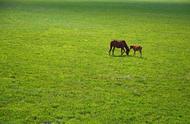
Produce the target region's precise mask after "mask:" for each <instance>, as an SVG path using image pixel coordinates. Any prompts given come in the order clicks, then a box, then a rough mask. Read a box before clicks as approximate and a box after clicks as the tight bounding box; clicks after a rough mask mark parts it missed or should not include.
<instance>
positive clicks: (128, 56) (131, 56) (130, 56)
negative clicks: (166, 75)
mask: <svg viewBox="0 0 190 124" xmlns="http://www.w3.org/2000/svg"><path fill="white" fill-rule="evenodd" d="M111 57H122V58H124V57H126V58H137V59H146V58H144V57H140V56H134V55H111Z"/></svg>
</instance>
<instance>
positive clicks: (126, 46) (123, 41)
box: [121, 40, 129, 50]
mask: <svg viewBox="0 0 190 124" xmlns="http://www.w3.org/2000/svg"><path fill="white" fill-rule="evenodd" d="M121 42H122V43H123V44H124V45H125V48H126V49H127V50H129V47H128V45H127V43H126V42H125V40H122V41H121Z"/></svg>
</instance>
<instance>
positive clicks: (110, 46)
mask: <svg viewBox="0 0 190 124" xmlns="http://www.w3.org/2000/svg"><path fill="white" fill-rule="evenodd" d="M111 50H112V42H111V43H110V50H109V55H110V52H111Z"/></svg>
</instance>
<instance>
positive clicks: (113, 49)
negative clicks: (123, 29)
mask: <svg viewBox="0 0 190 124" xmlns="http://www.w3.org/2000/svg"><path fill="white" fill-rule="evenodd" d="M114 50H115V47H113V50H112V55H114Z"/></svg>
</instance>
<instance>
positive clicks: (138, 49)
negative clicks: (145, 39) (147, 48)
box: [130, 45, 142, 57]
mask: <svg viewBox="0 0 190 124" xmlns="http://www.w3.org/2000/svg"><path fill="white" fill-rule="evenodd" d="M131 49H133V51H134V55H135V53H136V51H139V52H140V56H141V57H142V46H139V45H131V46H130V50H131Z"/></svg>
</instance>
